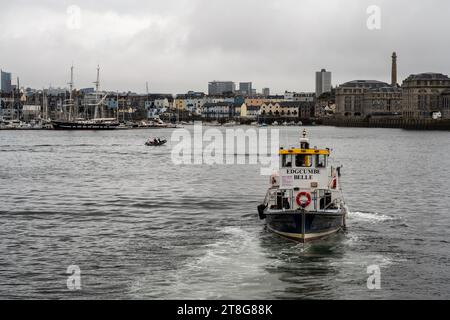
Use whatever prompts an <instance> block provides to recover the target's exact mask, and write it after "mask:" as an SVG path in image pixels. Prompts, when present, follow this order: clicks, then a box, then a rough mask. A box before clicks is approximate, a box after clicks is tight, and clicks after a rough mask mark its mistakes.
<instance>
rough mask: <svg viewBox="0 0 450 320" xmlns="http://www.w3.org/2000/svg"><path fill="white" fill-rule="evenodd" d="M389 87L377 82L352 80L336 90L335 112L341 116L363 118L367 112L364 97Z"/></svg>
mask: <svg viewBox="0 0 450 320" xmlns="http://www.w3.org/2000/svg"><path fill="white" fill-rule="evenodd" d="M387 87H390V86H389V84H387V83H385V82H381V81H377V80H354V81H349V82H346V83H344V84H342V85H340V86H339V87H338V88H336V112H337V114H339V115H343V116H347V117H348V116H357V117H360V116H364V115H366V114H367V111H368V110H365V106H367V105H368V103H366V102H365V101H364V100H365V95H366V94H367V93H368V92H370V91H371V90H376V89H380V88H387Z"/></svg>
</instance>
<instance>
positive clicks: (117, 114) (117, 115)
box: [116, 90, 119, 122]
mask: <svg viewBox="0 0 450 320" xmlns="http://www.w3.org/2000/svg"><path fill="white" fill-rule="evenodd" d="M116 110H117V112H116V117H117V122H119V90H117V109H116Z"/></svg>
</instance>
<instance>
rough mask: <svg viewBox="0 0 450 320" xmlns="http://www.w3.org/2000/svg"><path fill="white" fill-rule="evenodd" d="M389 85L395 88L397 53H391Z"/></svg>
mask: <svg viewBox="0 0 450 320" xmlns="http://www.w3.org/2000/svg"><path fill="white" fill-rule="evenodd" d="M391 77H392V78H391V85H392V86H393V87H396V86H397V53H395V52H393V53H392V74H391Z"/></svg>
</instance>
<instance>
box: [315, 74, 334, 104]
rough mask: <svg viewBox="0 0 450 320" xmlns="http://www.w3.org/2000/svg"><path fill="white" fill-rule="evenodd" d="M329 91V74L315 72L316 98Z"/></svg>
mask: <svg viewBox="0 0 450 320" xmlns="http://www.w3.org/2000/svg"><path fill="white" fill-rule="evenodd" d="M330 91H331V72H329V71H327V70H325V69H322V70H321V71H319V72H316V97H319V96H320V95H321V94H323V93H325V92H330Z"/></svg>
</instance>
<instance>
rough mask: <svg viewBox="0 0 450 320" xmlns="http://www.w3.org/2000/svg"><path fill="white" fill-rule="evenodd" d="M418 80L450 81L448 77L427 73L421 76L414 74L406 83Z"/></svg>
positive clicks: (420, 74)
mask: <svg viewBox="0 0 450 320" xmlns="http://www.w3.org/2000/svg"><path fill="white" fill-rule="evenodd" d="M416 80H450V78H449V77H448V76H447V75H444V74H442V73H434V72H425V73H419V74H412V75H410V76H409V77H408V78H406V80H405V81H416Z"/></svg>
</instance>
